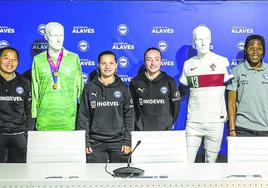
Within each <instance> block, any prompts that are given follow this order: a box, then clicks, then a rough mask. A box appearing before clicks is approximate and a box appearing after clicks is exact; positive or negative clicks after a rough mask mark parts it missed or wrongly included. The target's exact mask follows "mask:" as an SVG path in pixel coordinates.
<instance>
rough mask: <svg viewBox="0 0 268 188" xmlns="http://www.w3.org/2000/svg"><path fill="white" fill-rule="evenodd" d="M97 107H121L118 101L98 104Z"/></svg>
mask: <svg viewBox="0 0 268 188" xmlns="http://www.w3.org/2000/svg"><path fill="white" fill-rule="evenodd" d="M97 106H119V102H117V101H105V102H97Z"/></svg>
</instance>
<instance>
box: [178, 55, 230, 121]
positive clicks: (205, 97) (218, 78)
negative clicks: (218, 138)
mask: <svg viewBox="0 0 268 188" xmlns="http://www.w3.org/2000/svg"><path fill="white" fill-rule="evenodd" d="M232 77H233V75H232V73H231V71H230V70H229V62H228V60H227V58H225V57H222V56H219V55H217V54H215V53H213V52H209V54H207V55H206V57H205V58H204V59H202V60H201V59H199V57H198V56H195V57H193V58H191V59H189V60H187V61H186V62H185V63H184V67H183V72H182V75H181V78H180V82H181V83H182V84H183V85H185V86H188V87H189V88H190V97H189V102H188V114H187V122H224V121H225V120H226V117H227V113H226V105H225V85H224V83H225V82H227V81H228V80H229V79H231V78H232Z"/></svg>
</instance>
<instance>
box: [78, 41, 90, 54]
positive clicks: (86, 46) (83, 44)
mask: <svg viewBox="0 0 268 188" xmlns="http://www.w3.org/2000/svg"><path fill="white" fill-rule="evenodd" d="M77 47H78V50H80V51H81V52H86V51H88V49H89V44H88V42H87V41H85V40H80V41H79V42H78V45H77Z"/></svg>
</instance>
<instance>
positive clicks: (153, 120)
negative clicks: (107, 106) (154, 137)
mask: <svg viewBox="0 0 268 188" xmlns="http://www.w3.org/2000/svg"><path fill="white" fill-rule="evenodd" d="M130 90H131V94H132V98H133V103H134V107H135V114H136V119H135V130H140V131H162V130H169V129H171V128H172V126H173V124H174V123H175V121H176V119H177V117H178V114H179V111H180V95H179V91H178V87H177V84H176V82H175V80H174V79H173V78H172V77H170V76H168V75H167V74H166V73H165V72H161V74H159V75H158V76H157V77H156V78H155V79H154V80H152V81H151V80H149V79H148V78H147V76H146V75H145V72H142V73H140V74H139V75H138V76H137V77H135V78H134V79H133V80H132V81H131V83H130Z"/></svg>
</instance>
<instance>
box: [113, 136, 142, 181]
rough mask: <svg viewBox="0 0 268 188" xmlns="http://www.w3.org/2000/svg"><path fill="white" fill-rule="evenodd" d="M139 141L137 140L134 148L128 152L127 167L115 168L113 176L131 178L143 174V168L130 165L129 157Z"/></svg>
mask: <svg viewBox="0 0 268 188" xmlns="http://www.w3.org/2000/svg"><path fill="white" fill-rule="evenodd" d="M140 143H141V141H140V140H139V141H138V142H137V144H136V146H135V147H134V149H133V150H132V151H131V152H130V153H129V154H128V160H127V167H121V168H117V169H115V170H114V171H113V173H114V177H121V178H132V177H139V176H143V174H144V170H142V169H140V168H135V167H130V158H131V156H132V154H133V152H134V151H135V149H136V148H137V147H138V146H139V145H140Z"/></svg>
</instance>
